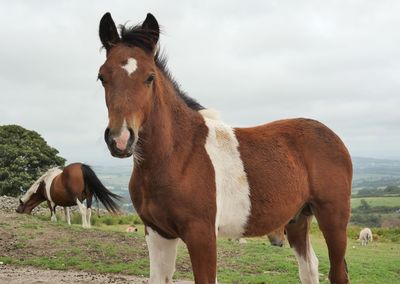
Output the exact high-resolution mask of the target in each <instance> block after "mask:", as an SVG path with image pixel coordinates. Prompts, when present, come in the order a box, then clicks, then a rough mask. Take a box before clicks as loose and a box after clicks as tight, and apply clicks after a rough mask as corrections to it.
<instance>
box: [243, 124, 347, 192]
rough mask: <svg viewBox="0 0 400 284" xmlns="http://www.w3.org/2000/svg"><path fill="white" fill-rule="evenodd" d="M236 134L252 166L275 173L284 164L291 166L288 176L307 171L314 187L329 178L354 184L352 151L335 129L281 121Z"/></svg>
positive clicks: (245, 156) (320, 125) (321, 125)
mask: <svg viewBox="0 0 400 284" xmlns="http://www.w3.org/2000/svg"><path fill="white" fill-rule="evenodd" d="M235 134H236V136H237V138H238V140H239V148H240V152H241V155H242V158H243V159H247V160H248V164H249V166H250V167H252V165H251V164H252V163H262V164H263V165H264V164H267V165H266V166H264V167H267V168H271V167H272V169H271V170H272V171H273V169H274V168H276V166H277V167H278V168H279V166H278V165H277V164H281V165H285V166H286V167H287V169H288V170H287V172H288V173H289V172H292V171H291V169H292V170H294V171H300V172H304V171H306V172H307V175H308V176H309V179H310V180H309V181H310V183H311V185H314V186H317V185H318V184H319V183H321V181H319V180H318V179H319V178H324V179H326V178H328V176H331V178H341V179H344V180H346V182H350V183H351V178H352V163H351V158H350V155H349V152H348V150H347V149H346V147H345V145H344V143H343V142H342V140H341V139H340V138H339V137H338V136H337V135H336V134H335V133H334V132H333V131H332V130H331V129H329V128H328V127H327V126H325V125H324V124H322V123H320V122H318V121H316V120H312V119H304V118H297V119H286V120H278V121H274V122H271V123H267V124H264V125H260V126H256V127H251V128H236V129H235ZM255 152H256V154H255V155H254V153H255ZM249 158H251V159H252V160H254V161H253V162H251V161H250V159H249ZM268 164H270V165H271V166H269V165H268ZM289 164H291V165H292V166H289ZM253 167H254V166H253ZM249 170H250V171H251V170H252V169H249Z"/></svg>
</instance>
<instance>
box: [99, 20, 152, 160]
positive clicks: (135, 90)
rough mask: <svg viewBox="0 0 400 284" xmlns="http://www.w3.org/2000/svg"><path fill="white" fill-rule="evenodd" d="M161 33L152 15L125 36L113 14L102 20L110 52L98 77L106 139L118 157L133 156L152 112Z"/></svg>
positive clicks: (107, 47)
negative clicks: (103, 100)
mask: <svg viewBox="0 0 400 284" xmlns="http://www.w3.org/2000/svg"><path fill="white" fill-rule="evenodd" d="M159 32H160V30H159V26H158V23H157V20H156V19H155V18H154V16H153V15H151V14H147V17H146V19H145V21H144V22H143V24H142V25H139V26H135V27H133V28H130V29H127V28H125V27H122V28H121V37H120V36H119V34H118V31H117V28H116V26H115V23H114V21H113V19H112V18H111V15H110V13H106V14H105V15H104V16H103V17H102V19H101V21H100V29H99V35H100V40H101V42H102V44H103V46H104V48H105V49H106V52H107V55H106V61H105V62H104V64H103V65H102V66H101V67H100V70H99V74H98V78H99V80H100V81H101V83H102V84H103V87H104V90H105V94H106V105H107V108H108V118H109V122H108V127H107V128H106V130H105V133H104V138H105V141H106V143H107V146H108V148H109V150H110V152H111V154H112V155H113V156H115V157H119V158H124V157H129V156H131V155H132V154H133V151H134V148H135V146H136V143H137V141H138V139H139V136H138V135H139V131H140V129H141V126H142V125H143V123H144V122H145V120H146V117H147V114H148V113H149V112H150V111H151V106H152V104H151V102H152V99H153V96H152V94H153V91H154V89H155V87H156V84H157V77H158V70H157V68H156V63H155V60H154V55H155V52H156V46H157V42H158V37H159Z"/></svg>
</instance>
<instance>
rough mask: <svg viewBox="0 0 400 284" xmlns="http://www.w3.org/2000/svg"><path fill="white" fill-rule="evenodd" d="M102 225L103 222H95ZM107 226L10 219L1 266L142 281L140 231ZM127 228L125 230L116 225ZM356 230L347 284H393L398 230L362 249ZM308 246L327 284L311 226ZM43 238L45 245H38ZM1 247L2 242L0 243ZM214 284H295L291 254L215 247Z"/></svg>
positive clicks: (115, 220)
mask: <svg viewBox="0 0 400 284" xmlns="http://www.w3.org/2000/svg"><path fill="white" fill-rule="evenodd" d="M100 219H101V220H107V218H103V217H101V218H100ZM111 219H112V222H110V223H111V224H112V225H107V222H103V221H99V222H97V223H96V225H95V226H94V227H93V229H91V230H87V229H83V228H81V226H80V225H79V224H74V225H72V226H71V227H69V226H68V225H66V224H65V222H64V221H59V222H58V223H51V222H50V221H49V220H48V218H46V219H45V221H44V220H42V219H41V218H38V217H35V216H25V215H16V217H12V218H11V217H10V219H6V220H1V222H0V229H1V228H4V230H5V232H7V233H10V234H12V235H14V236H17V237H16V238H15V239H14V240H13V241H12V242H10V244H7V243H4V247H7V253H3V251H1V250H0V261H2V262H4V263H5V264H16V265H34V266H39V267H44V268H50V269H62V270H65V269H79V270H85V271H92V272H98V273H104V272H110V273H123V274H132V275H138V276H145V277H147V276H148V274H149V261H148V256H147V248H146V245H145V241H144V237H143V235H144V227H143V225H137V227H138V229H139V232H138V233H129V234H128V233H125V230H126V227H127V226H128V225H130V224H131V222H134V220H135V218H134V217H126V216H125V217H123V216H114V217H111ZM120 222H121V223H128V224H120ZM359 229H360V228H359V227H353V226H352V227H350V228H349V232H348V233H349V239H348V249H347V256H346V259H347V263H348V266H349V271H350V278H351V281H352V283H399V281H398V279H400V239H399V238H397V237H399V236H400V229H373V232H374V234H376V235H377V236H378V238H377V239H378V240H377V241H374V242H373V243H372V244H371V245H369V246H368V247H361V246H360V244H359V243H358V242H357V241H356V239H357V235H358V232H359ZM311 232H312V237H311V239H312V244H313V247H314V249H315V251H316V254H317V256H318V258H319V261H320V266H319V267H320V273H321V277H320V281H321V283H328V281H327V275H328V270H329V262H328V252H327V249H326V245H325V241H324V239H323V238H322V234H321V232H320V231H319V230H318V228H317V226H316V225H315V224H314V225H313V226H312V230H311ZM43 238H47V239H45V241H43ZM4 240H6V241H7V238H6V239H4ZM175 279H193V276H192V272H191V265H190V259H189V255H188V252H187V249H186V247H185V245H184V244H183V243H180V245H179V248H178V258H177V272H176V273H175ZM218 280H219V282H220V283H299V278H298V268H297V262H296V259H295V257H294V255H293V252H292V250H291V249H290V248H289V247H288V246H287V245H286V246H285V247H283V248H277V247H272V246H271V245H269V243H268V241H267V239H266V238H254V239H248V242H247V244H238V243H236V242H231V241H229V240H227V239H223V238H222V239H220V240H219V241H218Z"/></svg>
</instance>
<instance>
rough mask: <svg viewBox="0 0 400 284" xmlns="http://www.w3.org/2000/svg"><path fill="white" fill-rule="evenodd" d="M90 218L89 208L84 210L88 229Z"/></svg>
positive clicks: (90, 210) (90, 225)
mask: <svg viewBox="0 0 400 284" xmlns="http://www.w3.org/2000/svg"><path fill="white" fill-rule="evenodd" d="M91 217H92V209H91V208H87V209H86V224H87V227H88V228H91V227H92V223H91V221H90V218H91Z"/></svg>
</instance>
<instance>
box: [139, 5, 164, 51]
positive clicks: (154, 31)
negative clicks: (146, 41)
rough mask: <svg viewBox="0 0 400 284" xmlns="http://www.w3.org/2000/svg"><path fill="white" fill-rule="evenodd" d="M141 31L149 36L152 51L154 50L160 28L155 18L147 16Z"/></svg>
mask: <svg viewBox="0 0 400 284" xmlns="http://www.w3.org/2000/svg"><path fill="white" fill-rule="evenodd" d="M142 29H143V30H145V31H147V32H148V33H149V34H150V36H151V44H152V49H153V50H154V49H155V47H156V45H157V42H158V38H159V37H160V27H159V26H158V23H157V20H156V18H155V17H154V16H153V15H152V14H150V13H148V14H147V16H146V19H145V20H144V22H143V24H142Z"/></svg>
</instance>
